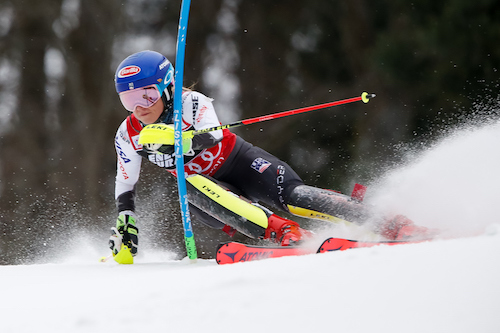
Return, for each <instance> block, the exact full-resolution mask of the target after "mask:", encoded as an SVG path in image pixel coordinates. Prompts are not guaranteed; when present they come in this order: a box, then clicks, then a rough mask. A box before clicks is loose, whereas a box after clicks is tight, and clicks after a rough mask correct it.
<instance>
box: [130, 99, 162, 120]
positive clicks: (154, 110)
mask: <svg viewBox="0 0 500 333" xmlns="http://www.w3.org/2000/svg"><path fill="white" fill-rule="evenodd" d="M163 107H164V106H163V101H162V100H161V98H160V99H159V100H158V101H157V102H156V103H154V104H153V105H151V106H150V107H144V106H140V105H138V106H136V107H135V109H134V115H135V117H136V118H137V119H139V121H140V122H142V123H143V124H145V125H149V124H153V123H154V122H155V121H157V120H158V118H160V115H161V114H162V112H163Z"/></svg>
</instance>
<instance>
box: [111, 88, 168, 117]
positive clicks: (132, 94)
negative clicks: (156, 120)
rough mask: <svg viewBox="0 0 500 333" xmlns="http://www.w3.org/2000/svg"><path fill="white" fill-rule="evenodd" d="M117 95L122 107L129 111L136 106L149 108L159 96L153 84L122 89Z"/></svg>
mask: <svg viewBox="0 0 500 333" xmlns="http://www.w3.org/2000/svg"><path fill="white" fill-rule="evenodd" d="M119 95H120V101H121V102H122V104H123V107H125V109H127V110H128V111H130V112H133V111H134V110H135V108H136V107H138V106H142V107H144V108H149V107H150V106H152V105H153V104H155V103H156V102H158V100H159V99H160V98H161V94H160V92H159V91H158V89H157V88H156V86H155V85H152V86H147V87H142V88H137V89H134V90H128V91H124V92H121V93H120V94H119Z"/></svg>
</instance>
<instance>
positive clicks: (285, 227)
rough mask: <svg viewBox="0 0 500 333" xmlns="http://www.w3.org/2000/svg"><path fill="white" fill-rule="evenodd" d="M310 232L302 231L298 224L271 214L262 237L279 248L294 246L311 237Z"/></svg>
mask: <svg viewBox="0 0 500 333" xmlns="http://www.w3.org/2000/svg"><path fill="white" fill-rule="evenodd" d="M311 236H312V233H311V232H310V231H307V230H304V229H302V228H301V227H300V226H299V224H298V223H296V222H293V221H290V220H288V219H285V218H283V217H281V216H278V215H275V214H272V215H271V216H269V222H268V226H267V229H266V233H265V235H264V239H270V240H272V241H274V242H276V243H279V244H280V245H281V246H289V245H293V244H296V243H298V242H300V241H302V240H304V238H307V237H311Z"/></svg>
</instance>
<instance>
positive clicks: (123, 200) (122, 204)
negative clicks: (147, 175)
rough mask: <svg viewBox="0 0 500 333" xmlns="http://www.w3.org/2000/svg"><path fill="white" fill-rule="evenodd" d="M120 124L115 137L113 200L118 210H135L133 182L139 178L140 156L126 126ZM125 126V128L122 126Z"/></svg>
mask: <svg viewBox="0 0 500 333" xmlns="http://www.w3.org/2000/svg"><path fill="white" fill-rule="evenodd" d="M123 125H125V124H122V126H120V129H118V132H117V134H116V137H115V149H116V155H117V162H116V180H115V200H116V206H117V208H118V212H122V211H135V184H136V183H137V181H138V180H139V174H140V170H141V161H142V157H141V156H140V155H138V154H137V153H136V152H135V150H134V148H133V147H132V144H131V142H130V140H129V139H124V137H125V138H126V127H125V126H123ZM124 127H125V128H124Z"/></svg>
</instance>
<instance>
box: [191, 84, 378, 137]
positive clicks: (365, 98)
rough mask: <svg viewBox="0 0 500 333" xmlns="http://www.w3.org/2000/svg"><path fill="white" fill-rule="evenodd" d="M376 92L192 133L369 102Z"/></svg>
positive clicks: (196, 132)
mask: <svg viewBox="0 0 500 333" xmlns="http://www.w3.org/2000/svg"><path fill="white" fill-rule="evenodd" d="M374 97H375V94H369V93H367V92H364V93H362V94H361V96H358V97H353V98H347V99H342V100H339V101H334V102H329V103H324V104H318V105H313V106H307V107H303V108H299V109H294V110H289V111H282V112H277V113H272V114H269V115H267V116H260V117H255V118H249V119H244V120H239V121H235V122H233V123H230V124H226V125H219V126H214V127H210V128H205V129H200V130H195V131H193V132H192V135H193V136H194V135H197V134H202V133H207V132H212V131H217V130H220V129H225V128H234V127H239V126H245V125H250V124H255V123H261V122H263V121H267V120H272V119H278V118H283V117H288V116H292V115H295V114H300V113H305V112H309V111H314V110H319V109H326V108H331V107H334V106H338V105H342V104H348V103H354V102H358V101H363V103H368V102H369V101H370V98H374ZM186 134H187V132H184V133H183V137H185V136H186ZM187 135H188V136H190V137H191V135H189V134H187Z"/></svg>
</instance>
